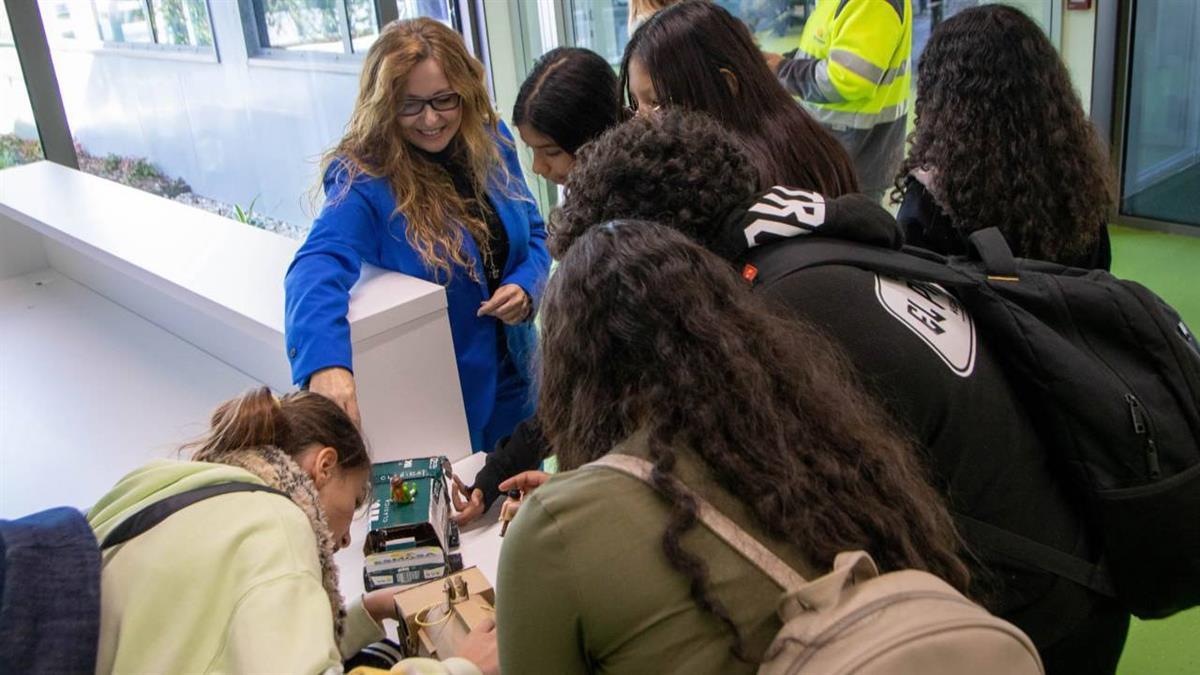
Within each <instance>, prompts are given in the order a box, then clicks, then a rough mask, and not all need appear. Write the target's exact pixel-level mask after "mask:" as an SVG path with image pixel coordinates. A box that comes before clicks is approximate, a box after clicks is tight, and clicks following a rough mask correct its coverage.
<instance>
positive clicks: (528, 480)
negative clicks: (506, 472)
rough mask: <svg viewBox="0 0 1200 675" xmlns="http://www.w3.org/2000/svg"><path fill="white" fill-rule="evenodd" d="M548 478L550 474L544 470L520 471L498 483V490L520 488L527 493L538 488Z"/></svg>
mask: <svg viewBox="0 0 1200 675" xmlns="http://www.w3.org/2000/svg"><path fill="white" fill-rule="evenodd" d="M548 480H550V474H548V473H546V472H545V471H522V472H521V473H519V474H517V475H515V476H513V477H512V478H509V479H508V480H506V481H504V482H503V483H501V484H500V492H508V491H509V490H520V491H521V492H523V493H525V494H529V493H530V492H533V491H534V490H536V489H538V486H540V485H541V484H542V483H545V482H546V481H548Z"/></svg>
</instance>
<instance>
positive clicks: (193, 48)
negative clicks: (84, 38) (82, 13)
mask: <svg viewBox="0 0 1200 675" xmlns="http://www.w3.org/2000/svg"><path fill="white" fill-rule="evenodd" d="M96 2H97V0H90V2H88V3H87V5H82V4H76V5H74V6H73V9H78V8H80V7H86V8H87V9H88V10H90V11H91V13H92V24H93V25H94V26H95V27H96V39H97V41H98V42H97V43H96V44H98V46H99V48H100V49H104V50H109V49H111V50H122V51H126V50H127V51H129V52H133V53H141V54H147V55H149V54H155V53H157V54H164V53H171V54H178V55H180V56H185V55H195V56H200V57H215V56H216V55H217V31H216V27H215V26H213V19H212V3H211V0H203V2H204V14H205V17H206V20H207V21H208V31H209V33H210V34H211V35H212V39H213V43H212V44H211V45H175V44H167V43H163V42H159V28H158V23H157V21H156V20H155V18H154V8H153V6H152V2H153V0H139V2H140V3H141V5H142V11H143V12H145V13H146V22H147V23H148V24H149V25H150V37H151V39H153V42H121V41H119V40H106V39H104V32H103V31H102V30H101V29H100V10H99V9H98V8H97V7H96ZM62 39H64V40H76V41H77V40H79V38H62Z"/></svg>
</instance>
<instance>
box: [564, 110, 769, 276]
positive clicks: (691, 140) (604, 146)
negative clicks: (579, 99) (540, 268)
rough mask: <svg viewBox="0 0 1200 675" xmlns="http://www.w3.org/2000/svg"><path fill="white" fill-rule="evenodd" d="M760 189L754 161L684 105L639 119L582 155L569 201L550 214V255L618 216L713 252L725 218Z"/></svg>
mask: <svg viewBox="0 0 1200 675" xmlns="http://www.w3.org/2000/svg"><path fill="white" fill-rule="evenodd" d="M757 189H758V175H757V174H756V172H755V170H754V167H753V166H752V165H751V164H750V160H749V159H747V158H746V155H745V153H743V152H742V149H741V147H740V146H739V145H738V144H737V142H736V141H735V140H734V139H733V138H732V137H731V136H730V135H729V132H728V131H726V130H725V128H724V127H723V126H721V125H720V124H719V123H718V122H717V121H716V120H714V119H713V118H711V117H709V116H707V115H704V114H702V113H698V112H688V111H686V110H683V109H680V108H671V109H666V110H663V111H662V112H660V113H659V114H657V115H653V116H648V117H647V116H642V117H635V118H633V119H631V120H629V121H628V122H626V123H624V124H621V125H619V126H617V127H614V128H612V129H610V130H608V131H607V132H606V133H605V134H603V135H602V136H600V137H599V138H597V139H596V140H595V141H593V142H592V143H590V144H588V145H587V146H586V147H584V148H583V149H582V150H580V153H579V156H578V157H577V158H576V161H575V166H574V167H573V168H572V169H571V174H570V176H568V177H567V188H566V195H567V197H566V201H565V202H564V203H563V205H562V207H561V208H559V209H557V210H556V211H554V212H553V213H552V214H551V216H550V233H551V238H550V251H551V253H553V254H554V256H555V257H556V258H560V257H562V256H563V255H564V254H565V253H566V252H567V249H569V248H570V247H571V244H572V243H574V241H575V240H576V239H577V238H579V237H580V236H582V235H583V233H584V232H586V231H587V230H588V228H590V227H591V226H593V225H595V224H596V223H602V222H605V221H607V220H614V219H617V218H629V219H635V220H649V221H654V222H661V223H668V224H670V225H671V226H672V227H674V228H675V229H677V230H679V231H681V232H683V233H684V234H686V235H688V236H690V237H691V238H692V239H695V240H696V241H699V242H700V243H701V244H704V245H705V246H706V247H708V248H713V247H714V241H713V239H714V237H713V235H714V234H716V228H717V226H718V225H719V224H720V223H721V219H722V217H723V216H724V214H726V213H728V212H730V211H732V210H733V209H735V208H737V207H740V206H742V205H744V204H745V203H747V202H748V201H749V200H750V199H752V198H753V197H754V195H755V193H756V192H757ZM717 252H718V253H722V252H721V251H717Z"/></svg>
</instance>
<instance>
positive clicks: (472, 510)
mask: <svg viewBox="0 0 1200 675" xmlns="http://www.w3.org/2000/svg"><path fill="white" fill-rule="evenodd" d="M453 483H454V484H453V485H451V486H450V498H451V499H452V500H453V501H454V510H455V511H458V513H456V514H454V515H452V516H450V519H451V520H453V521H454V522H455V523H458V526H459V527H462V526H464V525H466V524H467V523H470V522H471V521H473V520H475V519H476V518H478V517H479V516H482V515H483V511H484V509H483V490H480V489H478V488H476V489H474V490H471V491H470V492H471V493H470V494H469V495H468V494H467V486H466V485H463V482H462V479H461V478H459V477H458V476H454V481H453Z"/></svg>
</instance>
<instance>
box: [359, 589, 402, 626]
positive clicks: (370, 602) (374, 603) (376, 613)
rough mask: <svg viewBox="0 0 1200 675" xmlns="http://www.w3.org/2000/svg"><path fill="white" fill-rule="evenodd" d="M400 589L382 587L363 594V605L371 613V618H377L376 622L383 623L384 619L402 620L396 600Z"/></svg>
mask: <svg viewBox="0 0 1200 675" xmlns="http://www.w3.org/2000/svg"><path fill="white" fill-rule="evenodd" d="M399 590H400V589H399V588H380V589H379V590H375V591H371V592H370V593H364V594H363V607H364V608H365V609H366V610H367V614H370V615H371V618H372V619H374V620H375V623H377V624H380V625H383V620H384V619H391V620H392V621H399V620H400V613H399V611H397V609H396V600H395V597H396V592H397V591H399Z"/></svg>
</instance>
